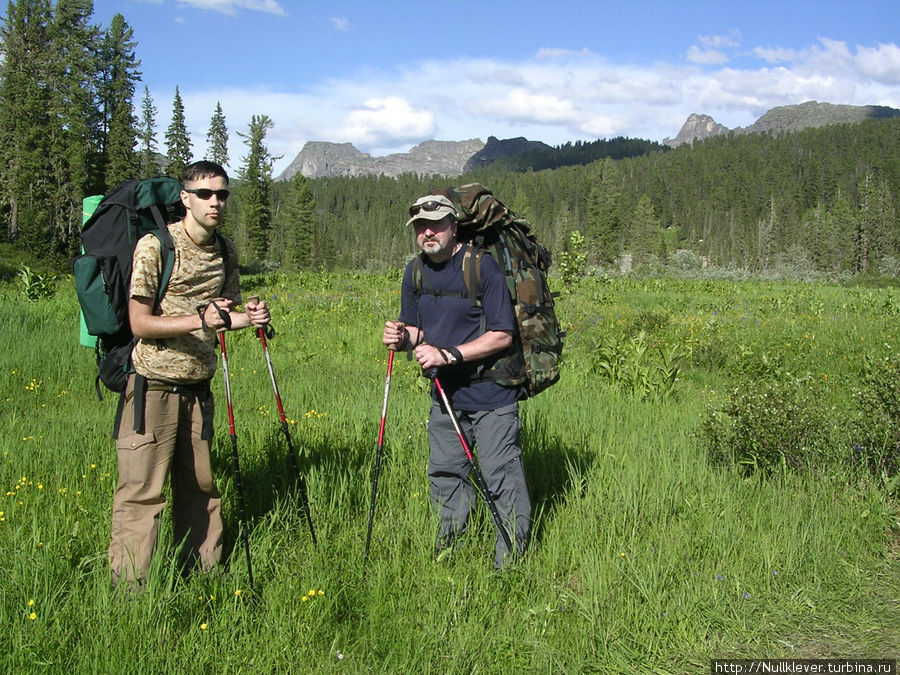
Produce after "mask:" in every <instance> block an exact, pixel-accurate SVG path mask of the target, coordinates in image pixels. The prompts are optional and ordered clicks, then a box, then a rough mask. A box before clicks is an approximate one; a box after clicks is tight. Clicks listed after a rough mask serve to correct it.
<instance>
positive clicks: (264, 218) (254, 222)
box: [238, 115, 277, 261]
mask: <svg viewBox="0 0 900 675" xmlns="http://www.w3.org/2000/svg"><path fill="white" fill-rule="evenodd" d="M272 126H273V122H272V120H271V119H269V117H268V116H267V115H253V116H252V117H251V118H250V126H249V129H248V132H247V133H246V134H242V133H240V132H238V136H240V137H241V138H243V139H244V144H245V145H246V146H247V148H248V149H249V152H248V154H247V156H246V157H244V158H243V162H244V163H243V166H242V167H241V169H240V171H239V172H238V178H239V180H240V183H241V185H240V214H241V221H242V224H243V226H244V228H245V232H244V236H245V238H246V240H247V243H248V245H249V249H250V254H251V255H252V256H253V257H254V258H255V259H256V260H260V261H261V260H264V259H265V257H266V253H267V252H268V249H269V233H270V231H271V229H272V206H271V204H270V202H269V192H270V190H271V186H272V164H273V162H274V161H275V159H277V158H275V157H272V156H271V155H270V154H269V150H268V148H267V147H266V145H265V138H266V133H267V132H268V131H269V129H271V128H272Z"/></svg>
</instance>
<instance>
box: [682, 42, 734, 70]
mask: <svg viewBox="0 0 900 675" xmlns="http://www.w3.org/2000/svg"><path fill="white" fill-rule="evenodd" d="M687 60H688V61H690V62H691V63H699V64H700V65H702V66H711V65H718V64H722V63H728V56H727V55H726V54H725V52H721V51H719V50H718V49H700V47H698V46H696V45H693V46H692V47H691V48H690V49H688V51H687Z"/></svg>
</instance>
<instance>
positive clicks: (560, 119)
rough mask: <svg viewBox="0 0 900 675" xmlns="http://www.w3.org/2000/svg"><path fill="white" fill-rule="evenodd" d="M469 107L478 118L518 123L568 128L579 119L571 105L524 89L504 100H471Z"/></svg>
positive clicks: (516, 91) (568, 102)
mask: <svg viewBox="0 0 900 675" xmlns="http://www.w3.org/2000/svg"><path fill="white" fill-rule="evenodd" d="M468 107H469V110H470V111H472V113H474V114H475V115H487V116H491V117H496V118H499V119H506V120H513V121H516V122H537V123H539V124H560V123H562V124H567V123H569V122H572V121H573V120H575V119H577V117H578V113H577V111H576V110H575V108H574V106H573V105H572V102H571V101H566V100H563V99H561V98H559V97H557V96H553V95H548V94H539V93H534V92H529V91H525V90H523V89H513V90H511V91H509V92H507V93H506V95H505V96H503V97H502V98H485V99H481V98H472V99H470V103H469V106H468Z"/></svg>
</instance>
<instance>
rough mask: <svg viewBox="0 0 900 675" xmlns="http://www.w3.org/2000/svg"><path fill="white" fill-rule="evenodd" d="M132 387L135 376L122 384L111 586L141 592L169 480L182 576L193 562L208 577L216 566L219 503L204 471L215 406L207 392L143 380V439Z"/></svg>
mask: <svg viewBox="0 0 900 675" xmlns="http://www.w3.org/2000/svg"><path fill="white" fill-rule="evenodd" d="M134 381H135V376H133V375H132V376H130V377H129V378H128V385H127V388H126V391H125V396H126V400H125V403H124V407H123V410H122V417H121V425H120V432H119V439H118V441H117V443H116V452H117V457H118V465H119V481H118V487H117V489H116V493H115V498H114V500H113V512H112V533H111V534H112V536H111V542H110V545H109V563H110V568H111V571H112V578H113V583H114V584H118V583H119V582H120V581H125V582H128V583H129V584H131V585H132V586H140V585H141V584H143V583H144V582H145V581H146V579H147V572H148V571H149V569H150V560H151V558H152V556H153V552H154V550H155V549H156V543H157V538H158V536H159V519H160V515H161V514H162V512H163V509H164V507H165V504H166V499H165V496H164V495H163V488H164V485H165V482H166V477H167V476H168V475H169V473H170V472H171V476H172V478H171V481H172V524H173V534H174V541H175V542H176V545H180V544H181V543H182V541H183V542H184V546H183V547H182V549H181V559H180V562H181V564H182V569H183V570H184V571H187V570H189V569H190V568H191V567H192V566H193V565H194V564H196V563H197V562H198V561H199V564H200V566H201V568H202V569H204V570H207V571H208V570H211V569H212V568H213V567H215V566H216V565H217V564H218V562H219V560H220V558H221V555H222V512H221V503H222V499H221V496H220V494H219V491H218V489H217V488H216V485H215V482H214V481H213V477H212V467H211V465H210V446H211V439H212V433H211V430H212V418H213V399H212V394H211V393H210V392H209V388H208V386H206V387H203V386H201V387H183V388H173V387H172V386H171V385H168V386H166V385H164V384H162V383H158V382H153V381H148V386H147V392H146V400H145V407H144V427H143V429H142V431H143V433H137V432H135V431H134V413H135V397H134ZM204 422H205V424H204ZM204 432H205V433H204Z"/></svg>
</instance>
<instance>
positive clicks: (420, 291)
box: [412, 244, 485, 307]
mask: <svg viewBox="0 0 900 675" xmlns="http://www.w3.org/2000/svg"><path fill="white" fill-rule="evenodd" d="M484 254H485V251H484V249H476V248H475V247H474V246H472V245H471V244H466V252H465V253H464V254H463V260H462V275H463V281H464V282H465V283H466V292H465V293H463V292H461V291H446V290H444V291H441V290H438V289H436V288H434V287H433V286H432V285H431V284H430V283H429V282H428V278H427V277H426V276H425V262H424V256H425V254H424V253H420V254H419V255H417V256H416V257H415V258H414V259H413V267H412V281H413V290H414V292H415V294H416V297H417V298H420V297H422V296H423V295H433V296H434V297H440V296H445V297H450V298H468V299H469V304H471V305H472V307H481V259H482V258H484ZM473 258H474V260H475V264H474V265H473V264H472V259H473Z"/></svg>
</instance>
